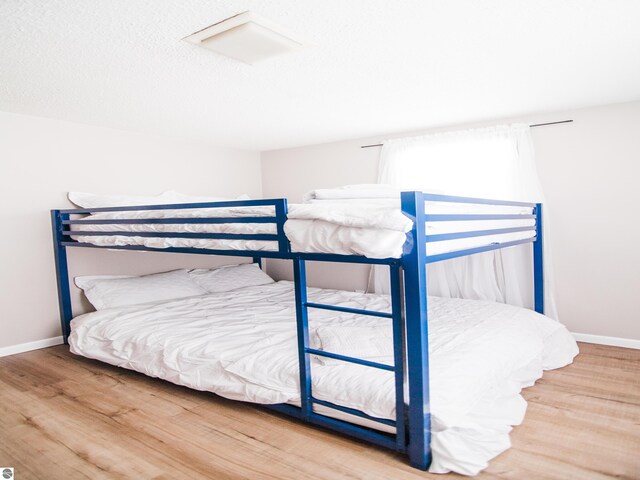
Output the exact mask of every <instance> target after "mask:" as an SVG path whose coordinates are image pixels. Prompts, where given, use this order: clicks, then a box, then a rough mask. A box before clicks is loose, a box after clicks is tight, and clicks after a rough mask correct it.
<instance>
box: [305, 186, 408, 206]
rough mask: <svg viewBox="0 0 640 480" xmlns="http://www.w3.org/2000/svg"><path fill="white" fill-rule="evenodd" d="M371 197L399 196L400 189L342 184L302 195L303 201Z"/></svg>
mask: <svg viewBox="0 0 640 480" xmlns="http://www.w3.org/2000/svg"><path fill="white" fill-rule="evenodd" d="M373 198H393V199H399V198H400V190H398V189H397V188H394V187H392V186H391V185H385V184H358V185H344V186H342V187H336V188H319V189H316V190H311V191H310V192H307V193H305V194H304V196H303V197H302V201H303V202H304V203H309V202H310V201H312V200H348V199H351V200H353V199H361V200H364V199H373Z"/></svg>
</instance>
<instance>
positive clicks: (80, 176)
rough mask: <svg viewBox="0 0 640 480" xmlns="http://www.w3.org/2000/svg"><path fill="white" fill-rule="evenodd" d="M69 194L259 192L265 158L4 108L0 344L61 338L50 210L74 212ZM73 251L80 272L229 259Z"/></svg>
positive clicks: (0, 119) (0, 133) (0, 130)
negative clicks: (12, 112) (65, 209)
mask: <svg viewBox="0 0 640 480" xmlns="http://www.w3.org/2000/svg"><path fill="white" fill-rule="evenodd" d="M70 190H80V191H89V192H97V193H137V194H150V195H152V194H157V193H160V192H162V191H164V190H177V191H180V192H184V193H189V194H196V195H207V194H210V195H216V196H237V195H239V194H242V193H247V194H249V195H251V196H252V197H254V198H258V197H260V196H261V193H262V192H261V173H260V157H259V154H258V153H257V152H250V151H241V150H229V149H221V148H215V147H212V146H211V145H208V144H204V143H194V142H187V141H183V140H179V139H168V138H165V137H154V136H148V135H141V134H136V133H131V132H126V131H120V130H114V129H107V128H99V127H90V126H86V125H80V124H74V123H68V122H62V121H58V120H50V119H44V118H37V117H29V116H23V115H15V114H10V113H2V112H0V214H1V217H0V218H1V219H2V221H0V302H1V307H0V348H2V347H6V346H10V345H16V344H22V343H26V342H32V341H36V340H41V339H46V338H50V337H57V336H59V335H60V323H59V318H58V303H57V292H56V281H55V270H54V264H53V247H52V240H51V227H50V219H49V210H50V209H53V208H70V207H71V204H69V203H68V201H67V200H66V197H65V194H66V192H67V191H70ZM69 255H70V258H69V263H70V267H71V273H72V275H73V274H83V273H93V274H100V273H129V272H130V273H149V272H154V271H162V270H169V269H172V268H180V267H189V266H201V265H213V264H218V263H222V262H224V261H227V262H228V261H230V260H225V259H222V260H220V259H214V258H212V257H205V256H199V255H198V256H195V255H174V254H172V255H166V254H155V253H135V252H109V251H105V250H97V249H69ZM75 297H76V300H77V299H78V298H79V296H78V295H77V293H76V295H75ZM84 307H86V304H85V305H84ZM80 311H82V309H81V308H78V309H76V311H75V312H74V313H78V312H80Z"/></svg>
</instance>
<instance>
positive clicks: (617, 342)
mask: <svg viewBox="0 0 640 480" xmlns="http://www.w3.org/2000/svg"><path fill="white" fill-rule="evenodd" d="M573 338H575V339H576V341H577V342H585V343H597V344H598V345H610V346H612V347H625V348H636V349H640V340H634V339H633V338H620V337H605V336H604V335H591V334H589V333H573Z"/></svg>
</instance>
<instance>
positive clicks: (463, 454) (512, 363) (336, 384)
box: [70, 282, 577, 475]
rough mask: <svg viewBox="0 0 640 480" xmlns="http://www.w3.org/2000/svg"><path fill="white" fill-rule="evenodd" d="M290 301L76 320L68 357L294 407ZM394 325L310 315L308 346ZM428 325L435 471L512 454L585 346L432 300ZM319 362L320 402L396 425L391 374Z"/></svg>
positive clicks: (375, 302)
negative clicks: (540, 383) (532, 402)
mask: <svg viewBox="0 0 640 480" xmlns="http://www.w3.org/2000/svg"><path fill="white" fill-rule="evenodd" d="M309 297H310V300H311V301H315V302H321V303H329V304H339V305H343V306H348V307H354V308H367V309H372V310H387V311H388V310H389V302H388V299H387V298H386V297H385V296H381V295H365V294H359V293H350V292H342V291H334V290H319V289H309ZM293 298H294V296H293V284H292V283H290V282H278V283H274V284H271V285H266V286H260V287H251V288H246V289H243V290H242V291H232V292H228V293H223V294H211V295H205V296H199V297H192V298H188V299H181V300H176V301H171V302H164V303H159V304H147V305H140V306H134V307H127V308H114V309H107V310H101V311H99V312H93V313H88V314H85V315H82V316H79V317H77V318H75V319H74V320H73V321H72V323H71V326H72V333H71V336H70V344H71V351H72V352H73V353H76V354H79V355H84V356H86V357H90V358H95V359H98V360H102V361H104V362H107V363H111V364H113V365H117V366H120V367H124V368H129V369H132V370H136V371H139V372H142V373H145V374H147V375H150V376H153V377H160V378H163V379H165V380H168V381H171V382H174V383H177V384H180V385H185V386H188V387H191V388H194V389H198V390H204V391H210V392H214V393H216V394H218V395H221V396H224V397H227V398H231V399H235V400H242V401H249V402H255V403H262V404H274V403H293V404H295V403H298V402H299V400H300V391H299V386H298V360H297V342H296V329H295V308H294V300H293ZM389 322H390V320H388V319H380V318H374V317H362V316H354V315H350V314H345V313H340V312H331V311H324V310H316V309H310V326H311V333H312V335H311V338H314V332H315V331H316V329H317V328H318V327H332V326H333V327H335V328H336V332H338V333H339V331H340V330H339V329H340V328H341V327H343V326H355V325H358V326H371V327H378V328H379V327H380V326H385V325H386V326H387V327H388V326H389ZM429 324H430V343H429V351H430V362H431V402H432V427H433V440H432V448H433V463H432V465H431V469H430V470H431V471H432V472H447V471H455V472H459V473H462V474H467V475H473V474H475V473H477V472H478V471H480V470H481V469H483V468H485V467H486V466H487V462H488V461H489V460H490V459H491V458H493V457H494V456H496V455H498V454H499V453H501V452H502V451H504V450H505V449H507V448H508V447H509V446H510V443H509V435H508V434H509V431H510V429H511V425H516V424H518V423H520V422H521V421H522V419H523V416H524V412H525V409H526V402H525V401H524V400H523V398H522V397H521V396H520V395H519V392H520V389H521V388H523V387H526V386H529V385H532V384H533V383H534V382H535V380H536V379H537V378H539V377H540V376H541V375H542V370H543V369H551V368H559V367H562V366H564V365H566V364H568V363H570V362H571V360H572V358H573V357H574V356H575V355H576V353H577V347H576V343H575V342H574V340H573V338H572V337H571V335H570V334H569V333H568V332H567V330H566V329H565V328H564V327H563V326H562V325H561V324H559V323H557V322H555V321H553V320H550V319H548V318H546V317H544V316H542V315H539V314H537V313H535V312H531V311H528V310H524V309H521V308H518V307H512V306H508V305H503V304H496V303H491V302H479V301H469V300H460V299H442V298H437V297H430V298H429ZM355 340H357V339H354V341H355ZM354 346H355V347H357V346H358V345H357V344H354ZM383 360H384V359H383ZM313 362H314V363H313V392H314V396H316V397H317V398H320V399H323V400H327V401H331V402H334V403H338V404H341V405H345V406H347V407H351V408H356V409H358V410H361V411H364V412H366V413H367V414H369V415H372V416H375V417H381V418H387V419H394V418H395V400H394V391H395V390H394V380H393V374H392V373H391V372H387V371H382V370H376V369H372V368H367V367H363V366H360V365H353V364H347V363H343V364H340V365H337V366H325V365H321V364H320V363H319V362H318V361H317V359H313ZM383 363H392V358H390V357H389V358H387V359H386V360H384V361H383ZM325 411H326V410H325ZM337 416H341V415H337ZM383 429H384V428H383Z"/></svg>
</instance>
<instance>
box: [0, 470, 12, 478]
mask: <svg viewBox="0 0 640 480" xmlns="http://www.w3.org/2000/svg"><path fill="white" fill-rule="evenodd" d="M0 472H2V478H3V480H13V468H12V467H0Z"/></svg>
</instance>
